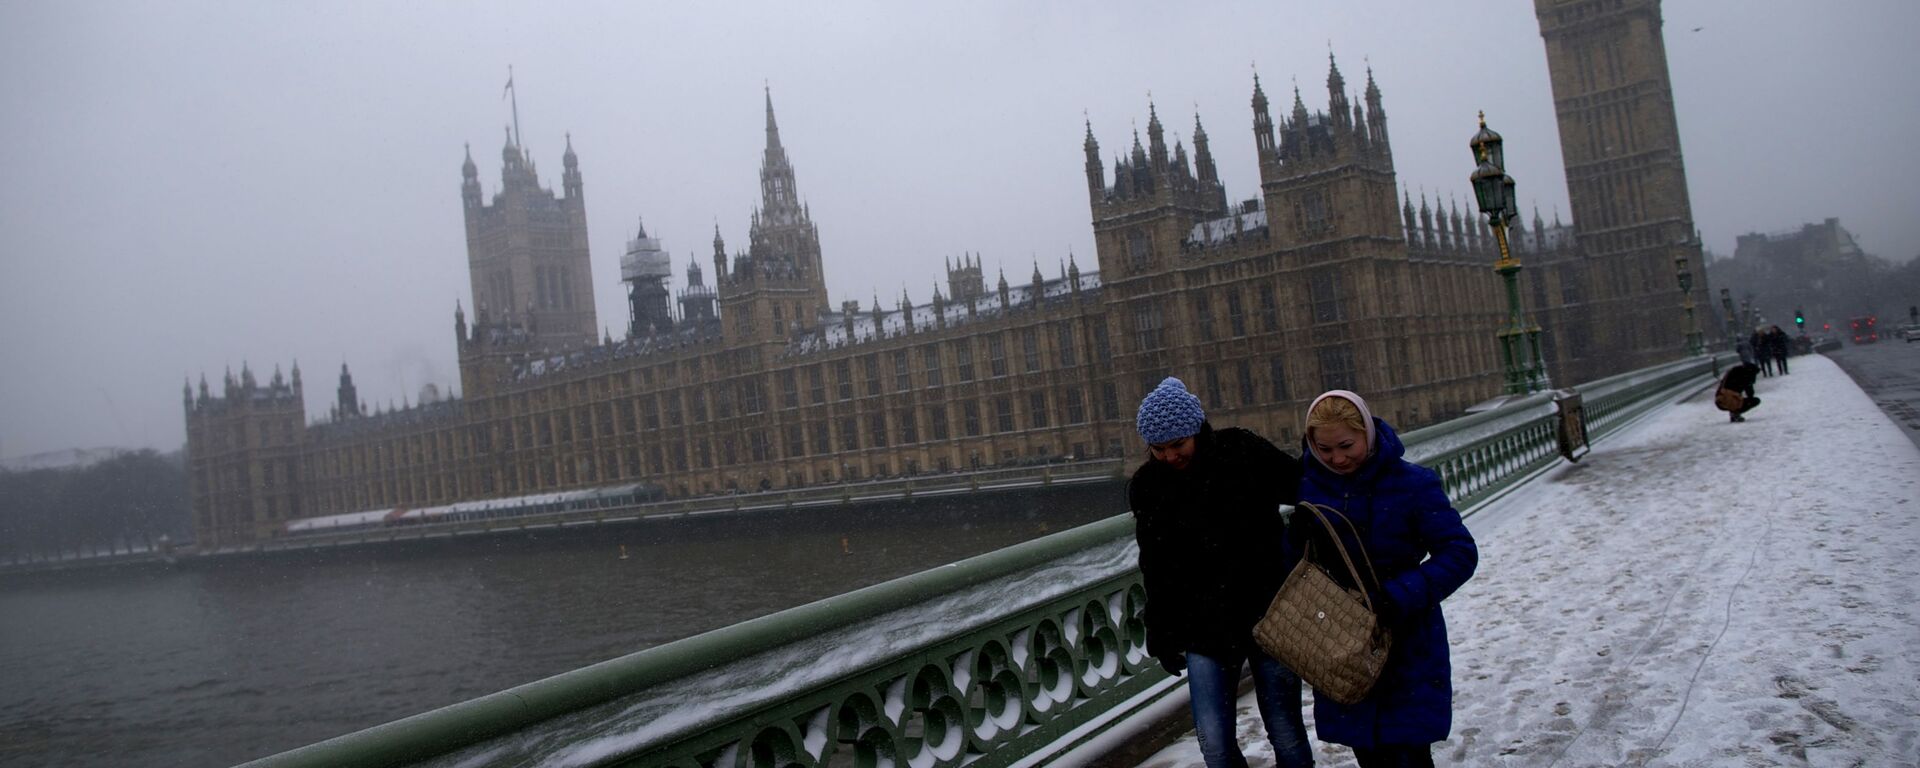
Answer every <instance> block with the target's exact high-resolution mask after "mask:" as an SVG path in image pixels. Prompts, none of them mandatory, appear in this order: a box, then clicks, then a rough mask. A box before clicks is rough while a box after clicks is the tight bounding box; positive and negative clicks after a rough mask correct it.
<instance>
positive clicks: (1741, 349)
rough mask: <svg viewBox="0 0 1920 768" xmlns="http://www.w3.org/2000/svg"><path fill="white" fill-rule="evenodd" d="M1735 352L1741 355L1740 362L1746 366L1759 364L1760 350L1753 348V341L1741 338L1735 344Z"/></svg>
mask: <svg viewBox="0 0 1920 768" xmlns="http://www.w3.org/2000/svg"><path fill="white" fill-rule="evenodd" d="M1733 351H1734V352H1736V353H1738V354H1739V355H1740V362H1741V363H1743V364H1746V365H1758V364H1759V350H1756V349H1754V348H1753V341H1752V340H1751V339H1748V338H1746V337H1741V338H1740V339H1739V340H1737V341H1735V342H1734V345H1733Z"/></svg>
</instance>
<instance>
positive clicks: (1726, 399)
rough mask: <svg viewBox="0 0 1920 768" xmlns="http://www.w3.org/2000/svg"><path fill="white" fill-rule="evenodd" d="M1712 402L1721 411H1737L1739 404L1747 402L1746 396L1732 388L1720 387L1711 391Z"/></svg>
mask: <svg viewBox="0 0 1920 768" xmlns="http://www.w3.org/2000/svg"><path fill="white" fill-rule="evenodd" d="M1713 404H1714V406H1716V407H1718V408H1719V409H1720V410H1723V411H1738V410H1740V406H1743V405H1746V404H1747V397H1746V395H1742V394H1740V393H1739V392H1735V391H1734V390H1731V389H1728V388H1726V387H1721V388H1720V391H1718V392H1715V393H1713Z"/></svg>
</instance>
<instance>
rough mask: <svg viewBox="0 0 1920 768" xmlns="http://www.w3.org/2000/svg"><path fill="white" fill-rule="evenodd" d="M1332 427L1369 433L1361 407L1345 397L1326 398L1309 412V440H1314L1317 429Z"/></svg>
mask: <svg viewBox="0 0 1920 768" xmlns="http://www.w3.org/2000/svg"><path fill="white" fill-rule="evenodd" d="M1332 426H1343V427H1346V428H1348V429H1351V430H1353V431H1355V432H1359V433H1361V434H1363V435H1364V434H1366V433H1367V422H1366V420H1365V419H1363V418H1361V416H1360V409H1359V407H1357V406H1355V405H1354V404H1353V401H1351V400H1348V399H1346V398H1344V397H1328V398H1325V399H1323V400H1321V401H1320V402H1319V403H1316V404H1315V405H1314V406H1313V410H1310V411H1308V412H1307V439H1308V440H1312V439H1313V430H1314V429H1315V428H1317V427H1332Z"/></svg>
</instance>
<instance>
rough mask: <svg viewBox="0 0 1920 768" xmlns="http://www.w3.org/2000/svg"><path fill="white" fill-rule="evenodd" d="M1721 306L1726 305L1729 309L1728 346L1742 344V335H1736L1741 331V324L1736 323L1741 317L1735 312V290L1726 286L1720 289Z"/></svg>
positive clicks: (1729, 347)
mask: <svg viewBox="0 0 1920 768" xmlns="http://www.w3.org/2000/svg"><path fill="white" fill-rule="evenodd" d="M1720 306H1721V307H1724V308H1725V309H1726V311H1727V348H1728V349H1733V348H1734V347H1738V346H1740V337H1739V336H1737V335H1736V334H1738V333H1739V328H1740V326H1738V325H1736V324H1735V323H1737V322H1738V321H1739V318H1738V317H1737V316H1735V315H1734V314H1733V292H1732V291H1731V290H1729V289H1726V288H1722V289H1720Z"/></svg>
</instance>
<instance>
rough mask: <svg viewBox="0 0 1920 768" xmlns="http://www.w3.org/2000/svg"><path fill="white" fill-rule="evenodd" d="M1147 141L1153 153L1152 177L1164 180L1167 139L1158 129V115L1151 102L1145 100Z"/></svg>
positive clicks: (1163, 132) (1164, 133) (1150, 100)
mask: <svg viewBox="0 0 1920 768" xmlns="http://www.w3.org/2000/svg"><path fill="white" fill-rule="evenodd" d="M1147 141H1148V143H1149V144H1150V145H1151V146H1150V147H1149V149H1150V150H1151V151H1152V153H1153V175H1154V177H1156V178H1165V177H1166V175H1167V139H1166V132H1165V131H1163V130H1161V128H1160V113H1159V112H1158V111H1156V110H1155V109H1154V108H1153V100H1152V99H1148V100H1147Z"/></svg>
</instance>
